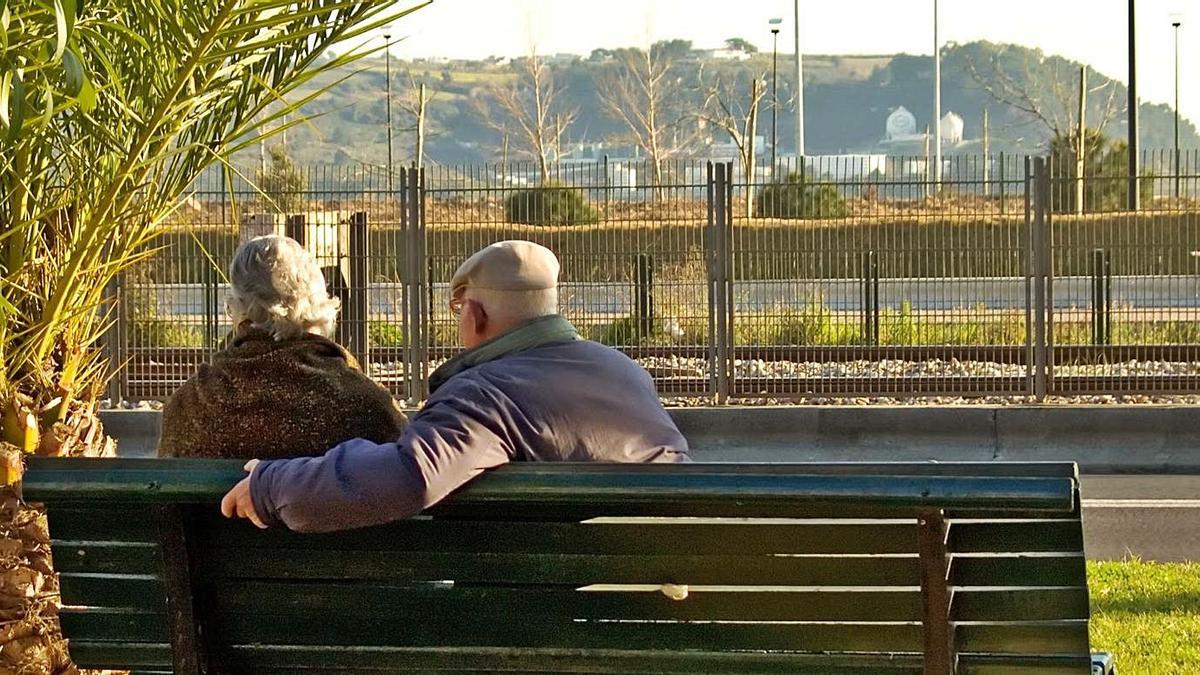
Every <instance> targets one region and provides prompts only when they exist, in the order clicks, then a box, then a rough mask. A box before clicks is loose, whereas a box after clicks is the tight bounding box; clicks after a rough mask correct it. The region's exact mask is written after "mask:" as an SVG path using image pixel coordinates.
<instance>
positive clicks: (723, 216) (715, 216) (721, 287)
mask: <svg viewBox="0 0 1200 675" xmlns="http://www.w3.org/2000/svg"><path fill="white" fill-rule="evenodd" d="M710 166H711V168H712V180H711V181H710V182H709V190H708V193H709V194H708V199H709V205H710V210H711V213H712V217H711V223H710V224H711V231H712V237H711V240H712V243H713V247H712V251H711V254H712V260H713V264H712V267H711V269H712V272H713V276H712V278H711V279H710V282H709V283H710V287H711V289H712V290H711V292H712V294H713V298H714V302H713V304H714V305H715V308H716V312H715V313H714V314H715V324H714V329H715V330H714V332H715V335H714V341H713V342H714V346H715V352H716V359H715V360H716V363H715V364H714V367H713V371H714V372H715V373H716V380H717V381H716V387H717V403H721V404H723V403H725V402H726V401H728V400H729V394H730V390H731V383H730V381H729V380H730V369H729V364H730V361H731V359H730V354H731V352H732V347H733V345H732V343H731V340H730V339H729V336H730V326H729V318H730V312H729V302H730V299H729V295H728V290H729V288H728V283H727V281H728V276H729V269H728V262H729V240H728V231H727V229H726V222H727V220H728V218H729V199H728V194H729V173H728V168H729V165H727V164H725V163H718V164H715V165H710Z"/></svg>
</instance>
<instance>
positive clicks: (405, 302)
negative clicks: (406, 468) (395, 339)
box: [396, 167, 417, 403]
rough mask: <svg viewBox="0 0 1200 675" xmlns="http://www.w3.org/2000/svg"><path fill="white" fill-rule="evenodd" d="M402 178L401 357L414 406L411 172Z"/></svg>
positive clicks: (404, 171) (407, 396)
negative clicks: (402, 331)
mask: <svg viewBox="0 0 1200 675" xmlns="http://www.w3.org/2000/svg"><path fill="white" fill-rule="evenodd" d="M397 178H399V185H400V190H399V191H398V193H397V195H396V199H397V200H398V201H399V210H400V234H401V240H402V241H403V242H404V255H403V256H401V258H400V260H399V266H398V267H399V270H398V271H399V277H400V306H401V312H400V314H401V317H400V325H401V328H402V329H403V330H404V349H403V351H402V354H403V356H402V357H401V358H402V359H403V362H404V364H403V365H404V368H403V371H404V391H403V396H404V399H405V400H406V401H408V402H410V403H415V402H416V400H417V399H416V390H415V389H414V383H415V382H416V340H415V337H414V336H415V335H416V331H417V327H416V323H415V321H414V320H413V317H414V315H415V314H414V310H413V302H414V298H415V294H414V292H413V284H414V281H413V279H414V276H415V275H414V274H413V246H414V244H413V236H412V224H411V223H409V222H408V215H409V208H408V202H409V196H410V195H409V191H408V169H407V168H405V167H401V168H400V169H399V170H398V171H397Z"/></svg>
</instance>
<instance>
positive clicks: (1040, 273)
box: [1030, 157, 1054, 400]
mask: <svg viewBox="0 0 1200 675" xmlns="http://www.w3.org/2000/svg"><path fill="white" fill-rule="evenodd" d="M1033 188H1034V190H1033V197H1034V205H1033V221H1032V222H1033V231H1032V232H1031V233H1030V247H1031V251H1030V252H1031V255H1030V265H1031V274H1032V276H1033V313H1034V316H1033V319H1034V339H1033V394H1034V396H1036V397H1037V398H1038V399H1039V400H1041V399H1044V398H1045V397H1046V394H1047V392H1048V391H1049V379H1050V367H1051V366H1050V357H1051V354H1050V340H1051V336H1050V332H1049V328H1050V326H1049V319H1050V316H1049V315H1050V313H1051V312H1053V311H1054V308H1053V306H1052V305H1051V304H1050V303H1049V302H1048V300H1049V290H1050V289H1049V284H1050V278H1049V277H1050V237H1049V226H1048V223H1047V222H1046V221H1047V218H1048V215H1049V203H1050V174H1049V170H1048V168H1047V166H1046V158H1044V157H1035V158H1034V159H1033Z"/></svg>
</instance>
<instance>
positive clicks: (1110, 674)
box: [1092, 652, 1117, 675]
mask: <svg viewBox="0 0 1200 675" xmlns="http://www.w3.org/2000/svg"><path fill="white" fill-rule="evenodd" d="M1092 675H1117V664H1116V661H1115V660H1113V655H1112V654H1110V653H1109V652H1092Z"/></svg>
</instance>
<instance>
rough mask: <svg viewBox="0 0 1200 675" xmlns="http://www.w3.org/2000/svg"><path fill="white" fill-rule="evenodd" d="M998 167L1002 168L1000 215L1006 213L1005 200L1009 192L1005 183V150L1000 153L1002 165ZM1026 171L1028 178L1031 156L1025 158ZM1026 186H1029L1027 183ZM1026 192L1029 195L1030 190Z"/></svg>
mask: <svg viewBox="0 0 1200 675" xmlns="http://www.w3.org/2000/svg"><path fill="white" fill-rule="evenodd" d="M997 168H998V169H999V170H1000V215H1004V200H1005V197H1007V194H1006V191H1007V188H1006V184H1005V180H1004V153H1003V152H1002V153H1000V166H999V167H997ZM1025 173H1026V178H1028V177H1029V176H1028V174H1029V158H1028V157H1026V158H1025ZM1026 187H1028V185H1026ZM1025 194H1026V196H1027V197H1028V195H1029V193H1028V191H1026V193H1025Z"/></svg>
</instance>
